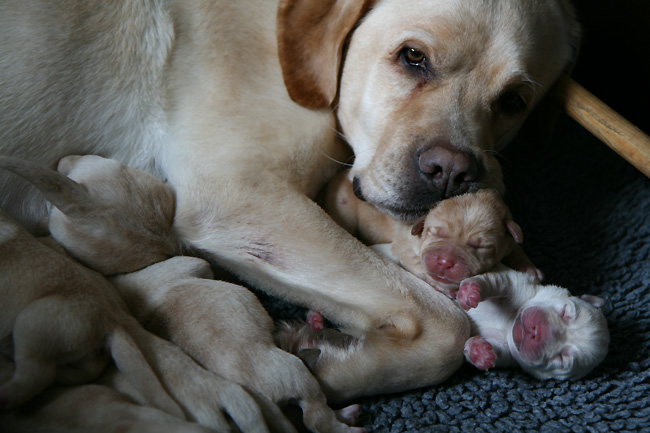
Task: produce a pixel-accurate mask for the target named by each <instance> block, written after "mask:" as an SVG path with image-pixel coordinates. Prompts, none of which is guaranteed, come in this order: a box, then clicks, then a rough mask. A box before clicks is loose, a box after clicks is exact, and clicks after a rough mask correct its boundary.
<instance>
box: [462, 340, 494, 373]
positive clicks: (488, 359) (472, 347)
mask: <svg viewBox="0 0 650 433" xmlns="http://www.w3.org/2000/svg"><path fill="white" fill-rule="evenodd" d="M463 353H464V354H465V359H467V360H468V361H469V362H470V363H471V364H472V365H473V366H474V367H476V368H478V369H479V370H484V371H485V370H488V369H490V368H492V367H494V365H495V363H496V360H497V355H496V353H494V349H493V348H492V345H491V344H490V343H488V342H487V341H485V340H484V339H482V338H481V337H472V338H470V339H469V340H467V342H466V343H465V349H464V350H463Z"/></svg>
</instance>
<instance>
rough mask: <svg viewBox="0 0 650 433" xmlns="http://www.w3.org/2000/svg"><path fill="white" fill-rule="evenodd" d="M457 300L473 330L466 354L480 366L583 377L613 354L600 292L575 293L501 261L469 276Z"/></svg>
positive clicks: (544, 376)
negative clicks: (516, 367) (491, 269)
mask: <svg viewBox="0 0 650 433" xmlns="http://www.w3.org/2000/svg"><path fill="white" fill-rule="evenodd" d="M457 301H458V303H459V305H460V306H461V307H462V308H463V309H465V310H467V311H468V314H469V316H470V318H471V322H472V326H473V330H472V331H473V332H472V334H473V335H477V336H476V337H472V338H471V339H469V340H468V341H467V343H466V345H465V351H464V352H465V357H466V358H467V360H468V361H469V362H471V363H472V364H474V365H475V366H476V367H478V368H480V369H483V370H487V369H488V368H491V367H495V366H497V367H499V366H512V365H517V364H518V365H520V366H521V367H522V368H523V369H524V370H525V371H527V372H528V373H530V374H531V375H533V376H535V377H537V378H539V379H549V378H556V379H579V378H581V377H583V376H584V375H586V374H587V373H589V372H590V371H591V370H592V369H593V368H594V367H596V366H597V365H598V364H599V363H600V362H601V361H602V360H603V359H604V358H605V355H606V354H607V349H608V345H609V331H608V330H607V322H606V320H605V316H604V315H603V313H602V311H601V310H600V308H601V307H602V306H603V304H604V301H603V300H602V299H601V298H599V297H596V296H590V295H585V296H582V297H580V298H578V297H575V296H571V294H570V293H569V291H568V290H567V289H563V288H561V287H557V286H551V285H541V284H540V283H539V282H538V281H537V280H536V279H535V278H533V277H531V276H530V275H527V274H524V273H521V272H516V271H514V270H511V269H508V268H506V267H504V266H501V267H500V268H499V269H498V270H496V271H494V272H488V273H485V274H482V275H478V276H474V277H471V278H468V279H466V280H464V281H463V282H462V283H461V285H460V288H459V290H458V296H457Z"/></svg>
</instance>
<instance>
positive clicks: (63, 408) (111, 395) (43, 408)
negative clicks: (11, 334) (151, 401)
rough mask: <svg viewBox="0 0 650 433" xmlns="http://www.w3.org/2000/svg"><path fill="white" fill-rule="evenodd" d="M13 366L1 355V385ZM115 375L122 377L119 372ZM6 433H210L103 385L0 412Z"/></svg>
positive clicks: (57, 392)
mask: <svg viewBox="0 0 650 433" xmlns="http://www.w3.org/2000/svg"><path fill="white" fill-rule="evenodd" d="M13 370H14V365H13V363H12V362H11V361H9V360H8V359H6V358H4V357H3V356H0V383H4V382H6V381H8V380H9V379H10V378H11V376H12V375H13ZM112 374H120V373H119V372H116V373H112ZM0 424H1V425H2V431H3V432H11V433H33V432H38V431H56V432H58V433H66V432H70V433H74V432H90V431H92V432H94V433H124V432H129V433H136V432H142V433H209V432H211V431H213V430H209V429H207V428H205V427H202V426H200V425H198V424H194V423H189V422H186V421H183V420H181V419H179V418H177V417H175V416H173V415H170V414H168V413H166V412H163V411H162V410H160V409H155V408H152V407H146V406H143V405H140V404H138V403H136V402H135V400H133V399H130V398H129V397H127V396H125V395H124V394H121V393H119V392H117V391H116V390H114V389H113V388H111V387H110V386H106V385H103V384H92V385H80V386H62V387H55V388H52V389H49V390H46V391H45V392H43V393H42V394H41V395H39V396H38V397H37V398H35V399H33V400H31V401H29V402H27V403H26V404H24V405H22V406H21V407H20V408H18V409H16V410H13V411H10V412H0Z"/></svg>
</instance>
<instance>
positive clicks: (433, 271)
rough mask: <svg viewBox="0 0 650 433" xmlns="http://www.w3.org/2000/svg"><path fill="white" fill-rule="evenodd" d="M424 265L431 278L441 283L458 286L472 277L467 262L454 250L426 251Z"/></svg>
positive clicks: (423, 256) (423, 258)
mask: <svg viewBox="0 0 650 433" xmlns="http://www.w3.org/2000/svg"><path fill="white" fill-rule="evenodd" d="M422 263H423V264H424V267H425V268H426V270H427V273H428V274H429V275H430V276H431V278H433V279H434V280H436V281H438V282H440V283H447V284H449V283H451V284H458V283H460V281H461V280H464V279H465V278H468V277H470V276H471V275H469V273H470V272H469V267H468V266H467V262H466V261H465V259H463V258H462V257H460V256H459V255H458V254H456V253H455V251H454V249H453V248H446V249H437V248H436V249H429V250H426V251H425V252H424V254H423V255H422Z"/></svg>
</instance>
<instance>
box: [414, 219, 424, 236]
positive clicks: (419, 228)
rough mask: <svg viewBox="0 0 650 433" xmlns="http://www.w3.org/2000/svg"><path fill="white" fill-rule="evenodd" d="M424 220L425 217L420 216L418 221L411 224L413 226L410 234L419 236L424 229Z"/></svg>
mask: <svg viewBox="0 0 650 433" xmlns="http://www.w3.org/2000/svg"><path fill="white" fill-rule="evenodd" d="M424 221H426V217H422V218H420V219H419V220H418V222H416V223H415V225H413V228H412V229H411V234H412V235H413V236H420V235H421V234H422V232H423V231H424Z"/></svg>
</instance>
